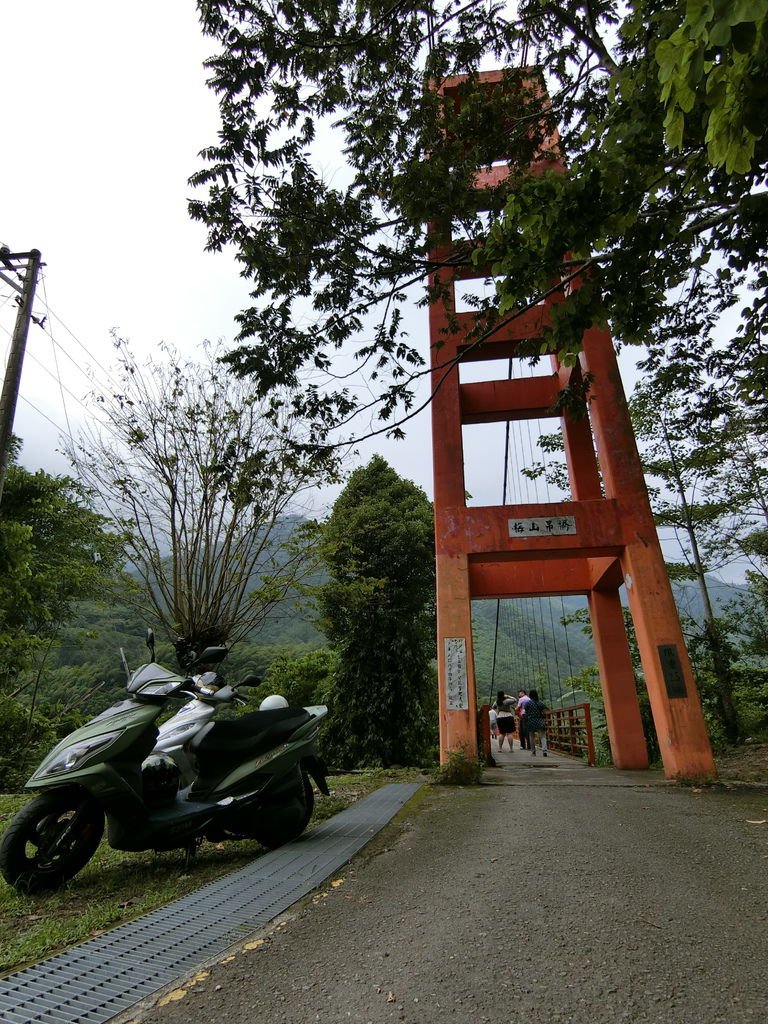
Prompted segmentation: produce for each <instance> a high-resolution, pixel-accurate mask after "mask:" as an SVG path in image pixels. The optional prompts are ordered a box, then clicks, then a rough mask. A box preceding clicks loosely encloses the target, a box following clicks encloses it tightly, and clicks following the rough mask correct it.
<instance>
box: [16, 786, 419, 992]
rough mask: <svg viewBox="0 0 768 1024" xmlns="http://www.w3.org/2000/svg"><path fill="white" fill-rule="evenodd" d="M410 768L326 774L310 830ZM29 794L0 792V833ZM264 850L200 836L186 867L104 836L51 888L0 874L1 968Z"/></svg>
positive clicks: (92, 932) (162, 900)
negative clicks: (325, 792)
mask: <svg viewBox="0 0 768 1024" xmlns="http://www.w3.org/2000/svg"><path fill="white" fill-rule="evenodd" d="M415 774H416V773H414V772H405V771H392V772H387V771H383V770H375V771H371V772H364V773H357V774H355V775H340V776H332V777H331V778H329V780H328V785H329V788H330V790H331V795H330V796H322V795H320V794H316V795H315V813H314V815H313V817H312V824H311V825H310V828H311V827H312V826H313V825H317V824H319V822H321V821H325V820H326V819H327V818H331V817H333V815H334V814H338V813H339V811H342V810H343V809H344V808H345V807H348V806H349V805H350V804H353V803H355V801H356V800H360V799H362V798H363V797H365V796H367V795H368V794H369V793H372V792H373V791H374V790H376V789H379V788H380V787H381V786H384V785H386V784H387V783H389V782H403V781H407V780H408V779H410V778H413V777H414V776H415ZM32 798H33V795H30V796H27V795H24V796H7V795H2V794H0V834H2V833H3V832H4V831H5V829H6V827H7V826H8V823H9V822H10V820H11V818H12V817H13V815H14V814H15V813H16V811H18V810H19V808H20V807H22V806H23V805H24V804H25V803H27V802H28V801H29V800H30V799H32ZM266 852H267V851H266V850H265V849H264V848H263V847H262V846H260V845H259V844H258V843H257V842H255V841H253V840H244V841H242V842H234V841H233V842H228V843H208V842H204V843H203V845H202V846H201V847H200V850H199V851H198V854H197V858H196V861H195V863H194V865H193V866H192V867H191V868H190V870H189V871H186V872H185V870H184V853H183V851H181V850H175V851H171V852H169V853H151V852H150V853H123V852H120V851H118V850H113V849H111V847H109V846H108V845H107V842H106V840H103V841H102V843H101V845H100V846H99V849H98V850H97V851H96V855H95V856H94V857H93V859H92V860H91V861H90V863H89V864H88V865H86V867H85V868H83V870H82V871H81V872H80V874H79V875H76V876H75V877H74V878H73V879H72V880H71V881H70V882H69V883H68V884H67V885H66V886H64V888H62V889H59V890H58V891H56V892H49V893H40V894H39V895H34V896H22V895H21V894H19V893H17V892H16V890H15V889H13V888H12V887H11V886H10V885H6V884H5V882H3V881H2V879H0V973H7V972H9V971H13V970H18V969H20V968H21V967H24V966H26V965H27V964H29V963H36V962H37V961H39V960H42V959H44V958H45V957H48V956H52V955H53V954H54V953H58V952H60V951H61V950H62V949H66V948H67V947H68V946H72V945H75V944H76V943H78V942H83V941H85V940H86V939H90V938H93V937H94V936H97V935H101V934H102V932H104V931H106V930H107V929H109V928H114V927H115V925H118V924H123V923H124V922H126V921H130V920H132V919H133V918H136V917H140V916H141V915H142V914H147V913H149V912H150V911H151V910H155V909H157V908H158V907H162V906H164V905H165V904H166V903H170V902H171V901H172V900H175V899H177V898H178V897H179V896H184V895H186V893H188V892H192V891H193V890H194V889H199V888H200V886H202V885H205V884H206V883H207V882H211V881H213V880H214V879H216V878H219V877H221V875H224V874H226V873H227V872H228V871H234V870H235V869H236V868H239V867H242V866H243V865H245V864H248V863H249V862H250V861H252V860H253V859H254V857H259V856H262V855H263V854H264V853H266Z"/></svg>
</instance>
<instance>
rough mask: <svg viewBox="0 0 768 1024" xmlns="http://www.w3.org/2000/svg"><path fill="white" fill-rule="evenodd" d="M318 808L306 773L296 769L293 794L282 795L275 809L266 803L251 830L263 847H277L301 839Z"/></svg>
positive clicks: (270, 848) (271, 848) (272, 848)
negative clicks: (288, 798) (260, 817)
mask: <svg viewBox="0 0 768 1024" xmlns="http://www.w3.org/2000/svg"><path fill="white" fill-rule="evenodd" d="M314 809H315V793H314V790H313V789H312V783H311V782H310V780H309V776H308V775H307V773H306V772H297V778H296V788H295V792H294V795H293V796H292V798H291V799H290V800H288V801H286V800H285V798H284V797H283V798H281V800H280V802H279V804H278V803H276V805H275V807H274V808H270V807H269V805H266V806H265V807H264V808H263V809H262V812H261V815H262V817H263V820H259V821H258V822H257V823H256V824H255V825H252V826H251V828H250V829H249V832H250V835H251V836H252V837H253V838H254V839H257V840H258V841H259V842H260V843H261V845H262V846H266V847H267V849H269V850H275V849H277V847H278V846H283V845H284V844H285V843H290V841H291V840H292V839H298V838H299V836H300V835H301V833H302V832H303V831H304V829H305V828H306V827H307V825H308V824H309V821H310V818H311V817H312V811H313V810H314Z"/></svg>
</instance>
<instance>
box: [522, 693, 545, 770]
mask: <svg viewBox="0 0 768 1024" xmlns="http://www.w3.org/2000/svg"><path fill="white" fill-rule="evenodd" d="M528 698H529V699H528V703H527V704H526V705H525V716H524V717H525V731H526V733H527V735H528V742H529V744H530V747H531V757H535V756H536V737H537V736H538V737H539V743H540V745H541V752H542V754H543V755H544V757H546V756H547V720H546V718H545V717H544V712H545V711H546V710H547V709H546V706H545V705H544V704H542V702H541V701H540V700H539V693H538V690H531V692H530V693H529V694H528Z"/></svg>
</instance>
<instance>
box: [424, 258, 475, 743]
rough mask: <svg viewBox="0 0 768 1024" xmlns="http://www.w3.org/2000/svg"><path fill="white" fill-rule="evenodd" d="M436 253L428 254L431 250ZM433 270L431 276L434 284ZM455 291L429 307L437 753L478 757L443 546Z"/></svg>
mask: <svg viewBox="0 0 768 1024" xmlns="http://www.w3.org/2000/svg"><path fill="white" fill-rule="evenodd" d="M434 255H435V254H433V256H434ZM438 276H439V275H438V274H434V275H432V279H431V281H430V284H431V286H432V287H435V286H436V285H437V283H438V281H437V278H438ZM453 310H454V289H453V284H452V283H449V284H448V285H447V287H446V289H445V294H444V299H443V301H441V302H435V303H433V304H432V305H431V306H430V308H429V326H430V350H431V353H432V367H433V370H432V389H433V392H434V398H433V400H432V437H433V446H434V457H433V472H434V488H435V548H436V552H435V553H436V572H437V674H438V689H439V708H440V758H441V760H442V761H443V762H445V761H446V760H447V758H448V755H449V753H451V752H453V751H457V750H463V751H465V752H466V754H467V756H468V757H471V758H476V757H477V756H478V745H477V696H476V686H475V667H474V652H473V649H472V602H471V593H470V585H469V569H468V561H469V560H468V557H467V555H466V554H465V553H460V554H457V553H456V552H455V550H453V551H452V550H450V549H449V548H448V546H447V545H446V544H445V540H444V538H446V537H447V536H449V535H450V533H451V530H450V527H449V524H450V522H451V520H452V519H453V518H454V515H453V511H454V510H455V512H456V513H457V514H458V515H459V516H460V515H461V514H462V513H463V512H464V511H465V510H466V501H465V498H464V491H465V487H464V445H463V440H462V434H461V402H460V392H459V370H458V366H457V365H450V363H451V359H452V357H453V355H454V354H455V347H456V346H455V343H453V339H452V335H451V332H450V321H451V316H452V313H453Z"/></svg>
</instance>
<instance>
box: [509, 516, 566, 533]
mask: <svg viewBox="0 0 768 1024" xmlns="http://www.w3.org/2000/svg"><path fill="white" fill-rule="evenodd" d="M507 523H508V526H509V536H510V537H564V536H566V535H567V534H574V533H576V516H545V517H543V518H541V519H527V518H526V519H508V520H507Z"/></svg>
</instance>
